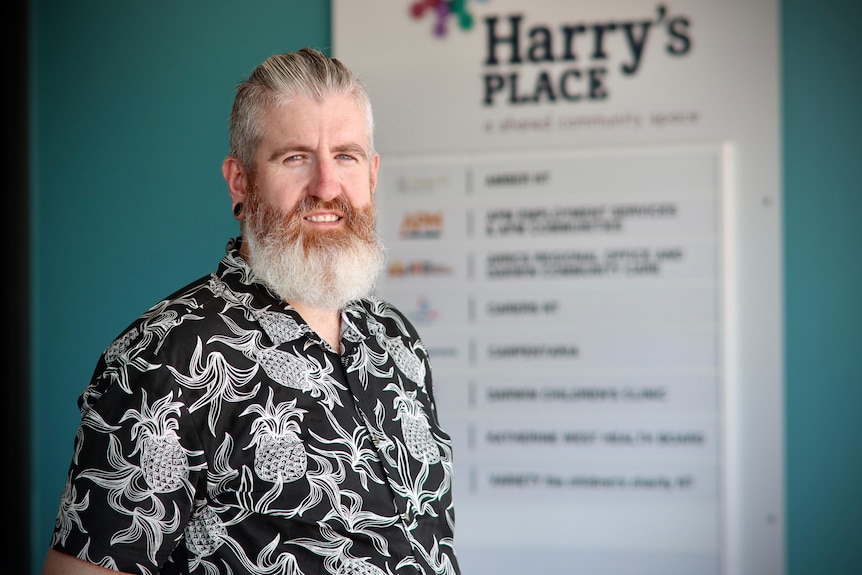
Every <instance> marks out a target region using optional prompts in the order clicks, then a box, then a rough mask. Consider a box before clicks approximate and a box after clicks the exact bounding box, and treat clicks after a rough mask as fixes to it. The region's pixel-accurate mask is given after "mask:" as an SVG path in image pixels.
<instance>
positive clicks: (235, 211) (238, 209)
mask: <svg viewBox="0 0 862 575" xmlns="http://www.w3.org/2000/svg"><path fill="white" fill-rule="evenodd" d="M241 213H242V202H237V204H236V205H235V206H234V207H233V216H234V217H235V218H238V217H239V215H240V214H241Z"/></svg>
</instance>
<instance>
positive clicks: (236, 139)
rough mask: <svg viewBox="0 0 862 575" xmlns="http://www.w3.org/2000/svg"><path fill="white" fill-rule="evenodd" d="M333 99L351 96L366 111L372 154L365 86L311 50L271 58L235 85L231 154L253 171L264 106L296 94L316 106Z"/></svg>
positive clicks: (339, 65) (370, 146) (371, 122)
mask: <svg viewBox="0 0 862 575" xmlns="http://www.w3.org/2000/svg"><path fill="white" fill-rule="evenodd" d="M336 95H349V96H352V97H353V98H354V100H355V101H356V104H357V105H358V106H359V107H360V109H364V110H365V115H366V120H367V124H368V151H369V154H370V155H373V154H374V115H373V113H372V110H371V100H370V99H369V97H368V92H367V91H366V89H365V86H363V85H362V82H360V80H359V79H358V78H357V77H356V75H354V74H353V72H352V71H351V70H350V69H348V68H347V66H345V65H344V64H343V63H342V62H341V61H340V60H338V59H336V58H330V57H329V56H327V55H325V54H323V53H322V52H319V51H318V50H314V49H312V48H303V49H301V50H298V51H296V52H286V53H284V54H276V55H274V56H270V57H269V58H267V59H266V60H264V61H263V62H262V63H261V64H260V65H259V66H258V67H257V68H255V69H254V70H253V71H252V73H251V75H250V76H249V77H248V79H247V80H245V81H243V82H241V83H240V84H239V85H238V86H237V89H236V98H235V99H234V102H233V108H232V109H231V114H230V154H231V155H232V156H234V157H236V158H237V159H239V161H240V162H241V163H242V165H243V166H244V167H245V168H246V169H247V170H249V171H253V169H254V154H255V150H256V149H257V146H258V144H260V141H261V139H262V138H263V127H262V126H261V120H260V118H261V116H262V114H263V112H264V111H265V110H266V109H267V108H268V107H270V106H273V105H279V104H284V103H286V102H288V101H290V99H291V98H293V97H295V96H305V97H308V98H312V99H314V100H316V101H318V102H321V101H323V100H324V99H325V98H327V97H329V96H336Z"/></svg>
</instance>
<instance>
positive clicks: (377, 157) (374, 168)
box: [371, 154, 380, 198]
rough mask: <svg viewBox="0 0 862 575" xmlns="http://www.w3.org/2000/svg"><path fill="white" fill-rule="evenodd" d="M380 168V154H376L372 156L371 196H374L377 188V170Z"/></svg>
mask: <svg viewBox="0 0 862 575" xmlns="http://www.w3.org/2000/svg"><path fill="white" fill-rule="evenodd" d="M378 169H380V154H374V157H373V158H371V197H372V198H373V197H374V191H375V190H376V189H377V170H378Z"/></svg>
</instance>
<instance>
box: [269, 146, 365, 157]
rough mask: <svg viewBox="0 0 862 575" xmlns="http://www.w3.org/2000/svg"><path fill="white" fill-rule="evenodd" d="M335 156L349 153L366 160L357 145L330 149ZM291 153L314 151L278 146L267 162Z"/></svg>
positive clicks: (362, 150) (299, 147)
mask: <svg viewBox="0 0 862 575" xmlns="http://www.w3.org/2000/svg"><path fill="white" fill-rule="evenodd" d="M332 151H333V152H335V153H336V154H342V153H345V152H347V153H350V154H352V155H354V156H361V157H362V158H363V159H365V160H367V159H368V153H367V152H366V151H365V148H363V147H362V146H360V145H359V144H342V145H340V146H335V147H334V148H333V149H332ZM293 152H303V153H314V152H315V149H314V148H312V147H310V146H304V145H300V144H286V145H284V146H279V147H278V148H276V149H275V150H273V151H272V154H270V156H269V161H274V160H276V159H278V158H280V157H282V156H285V155H287V154H290V153H293Z"/></svg>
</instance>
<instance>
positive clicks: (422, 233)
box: [399, 212, 443, 240]
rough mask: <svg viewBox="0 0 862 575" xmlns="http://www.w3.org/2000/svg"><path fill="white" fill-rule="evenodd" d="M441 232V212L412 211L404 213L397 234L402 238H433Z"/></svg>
mask: <svg viewBox="0 0 862 575" xmlns="http://www.w3.org/2000/svg"><path fill="white" fill-rule="evenodd" d="M442 233H443V213H442V212H413V213H409V214H404V219H402V220H401V228H400V231H399V235H400V236H401V238H402V239H414V240H415V239H420V238H425V239H433V238H439V237H440V235H441V234H442Z"/></svg>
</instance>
